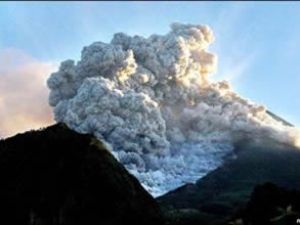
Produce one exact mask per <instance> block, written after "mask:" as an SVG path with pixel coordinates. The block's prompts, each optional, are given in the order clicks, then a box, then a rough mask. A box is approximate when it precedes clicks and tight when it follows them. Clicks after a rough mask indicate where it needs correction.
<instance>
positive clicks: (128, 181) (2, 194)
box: [0, 124, 162, 225]
mask: <svg viewBox="0 0 300 225" xmlns="http://www.w3.org/2000/svg"><path fill="white" fill-rule="evenodd" d="M0 221H1V224H19V225H21V224H34V225H37V224H39V225H54V224H64V225H69V224H72V225H92V224H93V225H96V224H99V225H100V224H101V225H125V224H130V225H132V224H146V225H147V224H149V225H152V224H161V223H162V221H161V217H160V210H159V207H158V206H157V204H156V202H155V200H154V199H153V198H152V197H151V196H150V195H149V194H148V193H147V192H146V191H145V190H144V189H143V188H142V187H141V185H140V184H139V182H138V181H137V179H136V178H135V177H133V176H132V175H130V174H129V173H128V172H127V170H126V169H125V168H124V167H123V166H122V165H121V164H119V163H118V162H117V161H116V160H115V159H114V157H112V155H111V154H110V153H109V152H108V151H107V150H106V149H105V147H104V146H103V145H102V143H100V142H99V141H97V140H95V139H94V138H92V136H90V135H82V134H78V133H76V132H74V131H71V130H70V129H68V128H67V127H66V126H64V125H62V124H58V125H54V126H51V127H48V128H46V129H44V130H40V131H33V132H27V133H24V134H19V135H16V136H14V137H12V138H8V139H6V140H1V141H0Z"/></svg>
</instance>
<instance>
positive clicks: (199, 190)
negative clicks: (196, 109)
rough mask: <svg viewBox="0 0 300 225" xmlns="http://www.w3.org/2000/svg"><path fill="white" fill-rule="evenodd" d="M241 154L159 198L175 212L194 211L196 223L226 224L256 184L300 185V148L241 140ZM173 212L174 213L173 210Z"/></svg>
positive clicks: (183, 216) (170, 210)
mask: <svg viewBox="0 0 300 225" xmlns="http://www.w3.org/2000/svg"><path fill="white" fill-rule="evenodd" d="M236 153H237V158H236V159H233V160H230V161H228V162H226V163H225V164H224V165H223V166H221V167H220V168H218V169H216V170H215V171H212V172H211V173H209V174H208V175H207V176H205V177H204V178H202V179H200V180H199V181H198V182H197V183H196V184H188V185H185V186H183V187H181V188H178V189H177V190H174V191H172V192H169V193H168V194H166V195H164V196H162V197H160V198H158V201H159V202H160V204H161V205H162V206H163V208H165V210H166V212H167V213H168V214H171V216H172V215H173V214H174V213H176V214H177V217H180V213H181V214H182V218H183V219H182V221H183V223H182V224H187V222H186V221H184V218H185V217H186V215H185V213H186V212H189V213H191V212H193V213H194V214H193V216H194V218H195V220H194V221H196V222H195V223H190V224H197V223H199V222H202V223H203V224H223V223H224V222H225V221H227V220H228V219H230V218H231V216H232V215H234V214H235V213H236V212H237V211H238V210H240V209H241V208H243V207H244V206H245V204H246V203H247V201H248V200H249V198H250V195H251V193H252V191H253V189H254V187H255V186H257V185H259V184H263V183H266V182H272V183H274V184H277V185H279V186H282V187H285V188H296V189H297V188H300V151H299V150H297V149H294V148H292V147H288V146H273V145H272V146H271V145H270V146H263V145H254V144H249V143H243V144H240V145H239V146H238V147H237V149H236ZM172 213H173V214H172Z"/></svg>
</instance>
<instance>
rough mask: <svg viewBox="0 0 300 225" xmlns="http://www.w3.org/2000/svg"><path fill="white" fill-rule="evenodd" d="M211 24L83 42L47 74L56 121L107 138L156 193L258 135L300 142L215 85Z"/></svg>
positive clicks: (286, 129) (258, 107) (187, 178)
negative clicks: (77, 56)
mask: <svg viewBox="0 0 300 225" xmlns="http://www.w3.org/2000/svg"><path fill="white" fill-rule="evenodd" d="M213 41H214V35H213V32H212V30H211V29H210V28H209V27H208V26H202V25H190V24H187V25H184V24H179V23H175V24H172V25H171V31H170V32H169V33H167V34H166V35H151V36H150V37H148V38H144V37H141V36H133V37H131V36H128V35H126V34H124V33H117V34H115V35H114V37H113V39H112V40H111V42H110V43H103V42H95V43H93V44H91V45H90V46H87V47H84V48H83V50H82V54H81V60H80V61H78V62H77V63H75V62H74V61H73V60H67V61H64V62H62V63H61V65H60V68H59V70H58V71H57V72H55V73H52V74H51V76H50V78H49V79H48V82H47V84H48V87H49V88H50V90H51V91H50V96H49V104H50V105H51V106H52V107H53V110H54V114H55V120H56V121H58V122H65V123H66V124H67V125H68V126H69V127H71V128H72V129H74V130H76V131H78V132H82V133H91V134H94V135H95V136H97V137H98V138H99V139H101V140H103V141H105V142H107V143H108V144H110V145H111V147H112V152H113V154H114V155H115V156H116V157H117V158H118V159H119V161H120V162H122V163H123V164H124V165H125V166H126V168H127V169H129V170H130V171H131V172H132V173H133V174H135V175H136V176H137V177H138V179H139V180H140V181H141V182H142V184H143V185H144V186H145V187H146V189H148V190H149V191H150V192H151V193H152V194H153V195H160V194H162V193H164V192H166V191H169V190H170V189H173V188H175V187H177V186H179V185H181V184H183V183H185V182H193V181H195V180H196V179H198V178H199V177H200V176H203V175H205V174H206V173H207V172H208V171H210V170H212V169H214V168H216V167H217V166H219V165H220V164H221V163H222V159H223V157H224V156H226V155H228V154H229V153H230V152H232V149H233V146H234V144H235V143H237V142H239V141H241V140H245V139H249V140H253V141H256V142H263V141H266V140H270V141H273V142H278V143H282V144H288V145H293V146H297V145H298V146H299V145H300V143H299V136H300V135H299V131H298V130H297V129H296V128H294V127H291V126H287V125H285V124H283V123H282V122H281V121H279V120H277V119H275V118H274V117H272V116H271V115H270V114H268V113H267V111H266V108H265V107H264V106H261V105H257V104H255V103H253V102H251V101H249V100H247V99H245V98H242V97H241V96H239V95H238V94H237V93H235V92H234V91H233V90H232V89H231V88H230V84H229V83H228V82H226V81H220V82H212V81H211V80H210V75H211V74H212V73H215V72H216V65H217V57H216V55H214V54H213V53H210V52H209V51H208V48H209V46H210V45H211V44H212V43H213Z"/></svg>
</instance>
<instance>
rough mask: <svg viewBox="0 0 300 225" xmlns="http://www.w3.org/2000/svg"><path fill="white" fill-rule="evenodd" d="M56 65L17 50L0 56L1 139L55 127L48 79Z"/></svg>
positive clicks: (2, 51) (4, 52) (8, 51)
mask: <svg viewBox="0 0 300 225" xmlns="http://www.w3.org/2000/svg"><path fill="white" fill-rule="evenodd" d="M55 68H56V65H55V64H54V63H50V62H41V61H39V60H37V59H35V58H33V57H31V56H30V55H28V54H26V53H25V52H23V51H21V50H18V49H11V48H10V49H4V50H1V52H0V137H1V138H3V137H8V136H11V135H14V134H16V133H18V132H23V131H26V130H28V129H37V128H40V127H41V126H46V125H49V124H51V123H53V118H52V112H51V109H50V107H49V106H48V100H47V99H48V90H47V87H46V79H47V77H48V76H49V74H50V73H51V72H52V71H53V70H55Z"/></svg>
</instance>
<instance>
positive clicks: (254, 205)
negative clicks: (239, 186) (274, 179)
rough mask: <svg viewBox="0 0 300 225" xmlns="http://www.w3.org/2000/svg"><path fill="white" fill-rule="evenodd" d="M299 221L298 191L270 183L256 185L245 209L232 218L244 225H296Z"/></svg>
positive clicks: (299, 193) (299, 197) (299, 204)
mask: <svg viewBox="0 0 300 225" xmlns="http://www.w3.org/2000/svg"><path fill="white" fill-rule="evenodd" d="M297 219H300V191H299V190H295V189H290V190H289V189H286V188H282V187H278V186H277V185H275V184H272V183H266V184H264V185H258V186H257V187H256V188H255V189H254V191H253V193H252V195H251V198H250V201H249V202H248V203H247V205H246V207H245V209H243V210H241V211H240V212H238V213H237V215H235V216H234V219H232V221H237V220H240V221H242V223H243V224H244V225H250V224H253V225H296V224H297Z"/></svg>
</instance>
